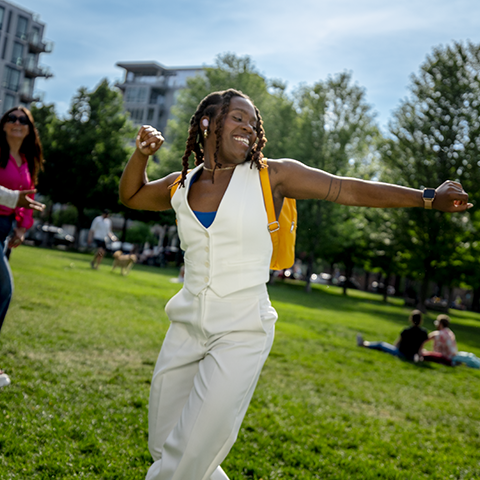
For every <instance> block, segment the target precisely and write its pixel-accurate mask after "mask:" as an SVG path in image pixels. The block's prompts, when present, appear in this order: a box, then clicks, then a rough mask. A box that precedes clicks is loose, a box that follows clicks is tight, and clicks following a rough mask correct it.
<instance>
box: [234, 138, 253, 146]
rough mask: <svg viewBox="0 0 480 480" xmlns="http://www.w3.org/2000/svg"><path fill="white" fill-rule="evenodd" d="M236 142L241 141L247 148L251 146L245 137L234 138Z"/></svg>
mask: <svg viewBox="0 0 480 480" xmlns="http://www.w3.org/2000/svg"><path fill="white" fill-rule="evenodd" d="M233 138H234V139H235V140H237V141H239V142H242V143H243V144H245V145H246V146H247V147H249V146H250V143H249V141H248V140H247V139H246V138H245V137H233Z"/></svg>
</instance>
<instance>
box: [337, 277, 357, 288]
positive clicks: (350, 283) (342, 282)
mask: <svg viewBox="0 0 480 480" xmlns="http://www.w3.org/2000/svg"><path fill="white" fill-rule="evenodd" d="M337 286H338V287H346V288H355V289H356V290H360V284H359V283H358V282H357V281H356V280H355V279H354V278H353V277H350V278H349V279H348V280H347V278H346V277H345V276H344V275H340V276H339V277H338V282H337Z"/></svg>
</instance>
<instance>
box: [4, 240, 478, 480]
mask: <svg viewBox="0 0 480 480" xmlns="http://www.w3.org/2000/svg"><path fill="white" fill-rule="evenodd" d="M90 260H91V258H90V256H88V255H83V254H77V253H69V252H61V251H54V250H44V249H38V248H33V247H22V248H20V249H18V250H16V251H14V252H13V255H12V258H11V265H12V269H13V272H14V278H15V294H14V300H13V302H12V305H11V308H10V311H9V313H8V315H7V318H6V321H5V324H4V327H3V329H2V332H1V335H0V366H1V367H2V368H4V369H5V370H6V371H7V372H8V373H9V375H10V376H11V379H12V385H11V386H9V387H6V388H4V389H0V479H2V480H3V479H21V480H23V479H27V478H28V479H47V478H48V479H51V478H55V479H74V478H75V479H77V478H91V479H141V478H144V476H145V474H146V471H147V469H148V466H149V465H150V463H151V459H150V454H149V452H148V449H147V406H148V394H149V383H150V378H151V374H152V372H153V366H154V364H155V361H156V358H157V355H158V351H159V349H160V346H161V343H162V340H163V337H164V335H165V333H166V330H167V328H168V319H167V318H166V315H165V312H164V307H165V304H166V302H167V301H168V299H169V298H170V297H171V296H172V295H173V294H174V293H176V292H177V291H178V289H179V288H180V285H179V284H177V283H173V282H172V281H171V279H172V278H174V277H176V276H177V274H178V272H177V271H175V270H168V269H158V268H153V267H144V266H139V265H136V266H135V267H134V269H133V270H132V272H131V273H130V275H129V276H127V277H122V276H121V275H120V274H119V273H118V270H117V271H116V272H114V273H111V272H110V269H111V261H109V260H108V259H107V260H106V261H105V263H104V264H103V265H102V266H101V268H100V270H98V271H94V270H91V269H90V264H89V262H90ZM269 291H270V295H271V299H272V303H273V305H274V306H275V308H276V309H277V311H278V313H279V321H278V323H277V328H276V332H277V333H276V341H275V344H274V346H273V350H272V353H271V355H270V357H269V359H268V361H267V363H266V365H265V368H264V370H263V373H262V376H261V378H260V382H259V385H258V387H257V390H256V392H255V395H254V397H253V401H252V404H251V406H250V408H249V410H248V412H247V416H246V419H245V422H244V424H243V426H242V429H241V431H240V435H239V438H238V440H237V443H236V444H235V446H234V447H233V449H232V451H231V453H230V454H229V456H228V457H227V459H226V460H225V462H224V463H223V468H224V470H225V471H226V472H227V474H228V475H229V477H230V478H231V479H232V480H235V479H238V480H240V479H257V480H258V479H263V480H271V479H317V478H318V479H335V480H343V479H345V480H352V479H362V480H363V479H392V480H393V479H402V480H404V479H405V480H407V479H415V480H420V479H442V480H443V479H447V478H448V479H466V480H472V479H476V478H480V455H479V452H480V409H479V406H480V371H479V370H473V369H468V368H466V367H456V368H449V367H444V366H441V365H433V364H424V365H414V364H411V363H408V362H403V361H401V360H399V359H397V358H394V357H391V356H389V355H387V354H384V353H381V352H377V351H373V350H367V349H363V348H359V347H357V346H356V345H355V334H356V332H361V333H362V334H363V335H364V337H365V338H366V339H368V340H385V341H388V342H393V341H394V340H395V339H396V337H397V336H398V333H399V332H400V330H401V329H402V328H404V326H406V325H407V317H408V313H409V310H408V309H406V308H405V307H403V306H402V301H401V300H397V299H391V300H390V301H389V303H387V304H385V303H383V302H382V300H381V297H380V296H379V295H373V294H368V293H364V292H357V291H349V294H350V295H349V296H348V297H344V296H343V295H342V292H341V290H340V289H338V288H336V287H326V286H315V287H314V291H313V292H312V293H311V294H306V293H304V292H303V290H302V286H301V285H295V284H278V285H275V286H272V287H269ZM451 318H452V329H453V330H454V331H455V333H456V335H457V340H458V344H459V349H460V350H466V351H472V352H474V353H476V354H477V355H478V356H480V315H478V314H473V313H471V312H456V311H455V312H453V311H452V314H451ZM434 319H435V315H433V314H429V315H427V318H426V321H425V326H426V327H427V328H428V329H429V330H431V329H433V320H434Z"/></svg>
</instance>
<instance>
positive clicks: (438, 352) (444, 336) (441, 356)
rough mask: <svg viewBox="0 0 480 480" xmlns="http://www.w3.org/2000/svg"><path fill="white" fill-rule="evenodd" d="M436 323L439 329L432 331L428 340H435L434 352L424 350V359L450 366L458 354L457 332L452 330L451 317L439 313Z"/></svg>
mask: <svg viewBox="0 0 480 480" xmlns="http://www.w3.org/2000/svg"><path fill="white" fill-rule="evenodd" d="M434 323H435V326H436V327H437V330H435V331H433V332H431V333H430V334H429V335H428V340H427V342H428V341H430V340H433V352H428V351H424V352H423V354H422V355H423V360H424V361H426V362H435V363H442V364H444V365H449V366H450V365H452V358H453V357H454V356H455V355H456V354H457V341H456V339H455V334H454V333H453V332H452V331H451V330H450V317H449V316H448V315H439V316H438V317H437V319H436V320H435V322H434ZM427 342H425V343H427Z"/></svg>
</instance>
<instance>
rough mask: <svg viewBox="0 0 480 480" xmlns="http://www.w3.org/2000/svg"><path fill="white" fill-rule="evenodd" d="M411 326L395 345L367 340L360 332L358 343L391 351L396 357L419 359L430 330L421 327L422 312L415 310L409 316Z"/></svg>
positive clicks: (411, 359)
mask: <svg viewBox="0 0 480 480" xmlns="http://www.w3.org/2000/svg"><path fill="white" fill-rule="evenodd" d="M409 320H410V323H411V324H412V326H411V327H409V328H405V329H404V330H403V331H402V333H400V337H399V338H398V339H397V341H396V342H395V344H394V345H391V344H389V343H386V342H366V341H364V340H363V338H362V336H361V335H360V334H357V345H358V346H359V347H366V348H372V349H373V350H380V351H382V352H386V353H390V354H391V355H394V356H396V357H400V358H404V359H406V360H410V361H418V359H419V357H420V353H421V348H422V346H423V344H424V343H425V342H426V341H428V332H427V331H426V330H425V329H424V328H423V327H421V326H420V325H421V324H422V320H423V317H422V312H421V311H420V310H413V311H412V313H411V314H410V316H409Z"/></svg>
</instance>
